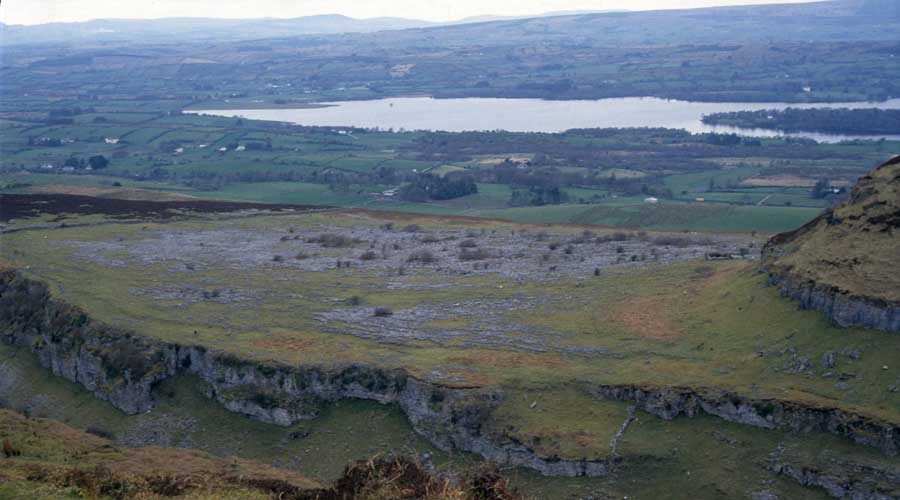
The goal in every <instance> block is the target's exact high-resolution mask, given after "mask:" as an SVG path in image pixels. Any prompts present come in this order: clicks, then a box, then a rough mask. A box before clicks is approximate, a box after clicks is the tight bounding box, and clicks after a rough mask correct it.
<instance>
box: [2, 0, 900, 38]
mask: <svg viewBox="0 0 900 500" xmlns="http://www.w3.org/2000/svg"><path fill="white" fill-rule="evenodd" d="M669 20H671V23H668V22H665V21H669ZM726 20H727V21H729V23H726V24H721V23H722V22H723V21H726ZM769 20H771V21H772V22H773V24H767V22H768V21H769ZM813 20H821V26H816V27H813V26H812V25H813V23H814V21H813ZM794 21H796V23H797V25H796V29H791V30H785V29H783V26H781V25H782V24H784V23H787V22H790V23H791V24H792V25H793V24H794ZM695 22H699V23H701V24H704V25H705V29H706V30H707V31H708V32H709V36H708V37H707V36H705V35H702V34H700V35H691V36H686V34H685V30H688V31H690V30H691V28H690V27H691V26H693V23H695ZM815 22H819V21H815ZM660 23H661V24H660ZM864 24H873V26H875V28H878V29H872V30H866V31H861V30H855V29H854V28H853V27H854V26H859V25H864ZM896 24H900V1H898V0H830V1H820V2H811V3H793V4H763V5H746V6H736V7H709V8H699V9H681V10H657V11H622V10H615V11H555V12H547V13H544V14H539V15H532V16H490V15H488V16H475V17H468V18H464V19H461V20H458V21H453V22H447V23H435V22H429V21H423V20H418V19H407V18H399V17H378V18H370V19H354V18H351V17H347V16H344V15H339V14H325V15H314V16H307V17H298V18H292V19H281V18H257V19H217V18H162V19H96V20H92V21H85V22H76V23H49V24H38V25H29V26H26V25H10V24H2V23H0V43H2V44H4V45H12V44H37V43H63V42H81V41H84V42H87V41H97V42H103V41H110V42H125V41H138V42H151V43H152V42H185V41H200V40H222V41H237V40H259V39H269V38H286V37H293V36H316V35H319V36H329V35H341V34H357V35H361V34H371V33H375V32H383V31H394V32H401V31H404V30H406V31H412V32H413V34H412V36H413V37H416V36H420V35H419V34H418V33H421V31H420V30H427V31H428V36H432V35H433V36H438V37H441V38H443V39H444V41H445V42H448V41H449V42H453V40H454V38H457V39H458V41H459V43H463V44H470V43H472V41H473V40H479V41H485V40H491V39H494V40H496V39H498V38H509V37H510V36H512V37H513V38H516V37H521V36H522V35H527V36H531V37H533V36H534V35H537V34H541V33H544V34H546V35H548V36H549V38H554V37H556V38H562V39H571V40H578V39H579V38H582V39H583V38H595V39H599V38H598V37H610V36H612V38H610V40H609V43H613V44H618V43H625V44H629V43H639V44H654V43H657V42H658V41H659V40H664V39H669V38H673V37H674V38H676V39H677V38H685V41H687V42H690V43H705V42H706V41H708V40H706V38H708V39H709V40H718V39H721V38H722V36H724V35H722V34H723V33H724V34H726V35H727V34H731V35H733V34H735V33H740V36H739V37H738V38H743V39H767V38H771V39H792V40H797V41H820V40H822V39H825V40H829V41H853V40H854V39H856V40H858V39H872V40H885V39H896V35H890V32H891V28H892V27H893V26H894V25H896ZM650 25H654V27H653V28H650V27H649V26H650ZM810 30H813V31H810ZM823 33H825V35H823ZM861 33H865V34H864V35H863V34H861ZM401 38H406V37H405V36H401ZM735 41H738V40H735Z"/></svg>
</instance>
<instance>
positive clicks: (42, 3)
mask: <svg viewBox="0 0 900 500" xmlns="http://www.w3.org/2000/svg"><path fill="white" fill-rule="evenodd" d="M804 1H809V0H253V1H247V0H2V4H0V21H2V22H4V23H7V24H38V23H48V22H57V21H86V20H89V19H98V18H158V17H231V18H256V17H301V16H310V15H314V14H344V15H347V16H351V17H357V18H365V17H380V16H392V17H406V18H413V19H425V20H429V21H450V20H456V19H460V18H463V17H469V16H480V15H488V14H492V15H526V14H540V13H543V12H549V11H558V10H606V9H630V10H645V9H674V8H691V7H708V6H713V5H745V4H763V3H801V2H804Z"/></svg>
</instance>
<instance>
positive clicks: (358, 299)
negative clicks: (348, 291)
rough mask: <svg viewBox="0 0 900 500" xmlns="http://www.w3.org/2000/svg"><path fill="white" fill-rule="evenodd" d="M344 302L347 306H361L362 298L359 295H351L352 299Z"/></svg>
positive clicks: (349, 298)
mask: <svg viewBox="0 0 900 500" xmlns="http://www.w3.org/2000/svg"><path fill="white" fill-rule="evenodd" d="M344 302H346V303H347V305H348V306H359V305H362V303H363V298H362V297H360V296H359V295H353V296H352V297H348V298H347V300H345V301H344Z"/></svg>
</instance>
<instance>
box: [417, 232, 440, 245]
mask: <svg viewBox="0 0 900 500" xmlns="http://www.w3.org/2000/svg"><path fill="white" fill-rule="evenodd" d="M419 241H420V242H422V243H437V242H439V241H441V240H439V239H438V237H437V236H435V235H433V234H431V233H428V234H426V235H424V236H422V237H421V238H419Z"/></svg>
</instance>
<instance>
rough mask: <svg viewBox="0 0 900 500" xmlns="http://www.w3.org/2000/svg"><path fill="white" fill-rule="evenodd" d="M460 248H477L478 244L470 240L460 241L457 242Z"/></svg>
mask: <svg viewBox="0 0 900 500" xmlns="http://www.w3.org/2000/svg"><path fill="white" fill-rule="evenodd" d="M459 247H460V248H476V247H478V242H477V241H475V240H472V239H468V240H462V241H460V242H459Z"/></svg>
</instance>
